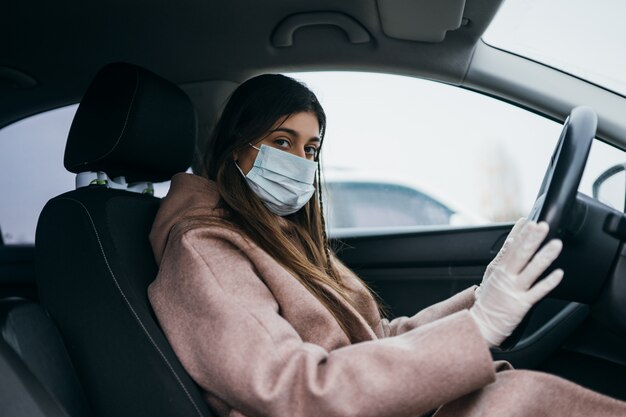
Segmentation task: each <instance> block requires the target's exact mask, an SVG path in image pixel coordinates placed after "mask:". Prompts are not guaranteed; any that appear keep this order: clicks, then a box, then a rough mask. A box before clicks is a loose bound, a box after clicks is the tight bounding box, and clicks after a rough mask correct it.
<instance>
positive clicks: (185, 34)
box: [0, 0, 502, 127]
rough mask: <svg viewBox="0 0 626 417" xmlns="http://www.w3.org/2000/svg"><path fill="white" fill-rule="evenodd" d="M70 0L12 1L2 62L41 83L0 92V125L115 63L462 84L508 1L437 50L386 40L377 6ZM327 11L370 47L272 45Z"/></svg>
mask: <svg viewBox="0 0 626 417" xmlns="http://www.w3.org/2000/svg"><path fill="white" fill-rule="evenodd" d="M68 1H69V3H68V4H65V5H64V6H63V7H56V6H55V7H51V5H50V3H48V2H44V1H43V0H30V1H25V2H12V3H11V5H10V6H9V8H8V9H7V10H5V13H3V16H2V23H3V24H0V36H2V37H3V38H4V39H11V40H12V41H11V42H10V43H8V45H7V46H8V48H7V49H6V50H5V51H3V53H2V57H3V61H2V62H1V64H2V65H4V66H7V67H10V68H14V69H15V70H18V71H21V72H23V73H25V74H28V75H29V76H30V77H32V78H33V79H35V80H37V82H38V85H37V86H36V87H35V88H29V89H25V90H17V89H15V88H9V87H8V86H5V85H3V84H1V85H0V127H1V126H4V125H6V124H8V123H10V122H13V121H15V120H18V119H20V118H23V117H26V116H28V115H31V114H35V113H37V112H41V111H43V110H47V109H51V108H55V107H60V106H63V105H67V104H71V103H75V102H77V101H78V100H79V99H80V97H81V96H82V94H83V92H84V91H85V89H86V87H87V85H88V83H89V81H90V80H91V78H92V77H93V76H94V75H95V73H96V72H97V70H98V69H99V68H101V67H102V66H103V65H104V64H106V63H109V62H115V61H125V62H130V63H134V64H137V65H140V66H142V67H145V68H148V69H150V70H152V71H154V72H156V73H157V74H159V75H161V76H163V77H165V78H167V79H170V80H172V81H174V82H175V83H177V84H179V85H181V84H189V83H199V82H203V81H205V80H229V81H234V82H241V81H243V80H245V79H246V78H249V77H250V76H252V75H255V74H259V73H263V72H285V71H302V70H361V71H372V72H389V73H396V74H404V75H410V76H417V77H423V78H431V79H435V80H440V81H444V82H448V83H453V84H458V83H460V82H461V80H462V79H463V76H464V74H465V72H466V70H467V67H468V65H469V61H470V59H471V56H472V53H473V49H474V45H475V44H476V42H477V40H478V39H479V38H480V36H481V35H482V33H483V32H484V30H485V29H486V27H487V25H488V24H489V22H490V21H491V19H492V17H493V15H494V14H495V12H496V10H497V8H498V6H499V5H500V3H501V1H502V0H467V1H466V4H465V8H464V12H463V17H464V18H466V19H468V20H469V21H471V24H468V25H465V26H461V28H460V29H458V30H454V31H451V32H447V35H446V37H445V40H444V41H443V42H439V43H428V42H416V41H408V40H399V39H394V38H391V37H389V36H387V34H386V33H385V31H384V30H383V26H382V24H381V18H380V13H379V7H380V4H379V2H377V0H368V1H364V0H344V1H342V2H340V3H338V2H336V1H334V0H316V1H315V2H313V1H311V0H275V1H271V2H258V1H252V0H238V1H233V2H216V1H206V0H181V1H180V2H176V3H173V2H168V1H165V0H158V1H149V0H138V1H134V2H125V1H123V0H110V1H108V2H100V3H93V2H89V3H85V2H80V1H78V0H68ZM440 1H443V0H440ZM445 1H446V2H447V1H450V0H445ZM455 1H456V0H455ZM321 12H324V13H327V12H333V13H340V14H343V15H345V16H347V17H349V18H350V19H353V20H354V21H356V22H359V23H360V24H361V25H362V26H363V28H364V29H365V30H366V31H367V33H368V34H369V35H370V36H371V41H370V42H367V43H356V44H355V43H351V42H349V41H348V38H347V36H346V34H345V32H344V31H343V30H341V29H338V28H337V27H336V26H333V25H328V24H326V25H316V26H307V27H304V28H300V29H298V30H297V31H295V32H294V34H293V39H294V45H293V46H292V47H289V48H277V47H275V46H273V45H272V34H273V33H274V30H275V28H276V26H277V25H278V24H279V23H280V22H282V21H284V20H285V19H286V18H288V17H289V16H291V15H294V14H298V13H321ZM242 28H245V30H242Z"/></svg>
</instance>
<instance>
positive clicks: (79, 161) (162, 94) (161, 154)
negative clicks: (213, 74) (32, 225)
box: [64, 63, 197, 183]
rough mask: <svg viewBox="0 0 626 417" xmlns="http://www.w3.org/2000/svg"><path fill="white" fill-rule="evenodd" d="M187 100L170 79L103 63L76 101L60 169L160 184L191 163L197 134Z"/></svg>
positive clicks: (120, 65) (127, 180)
mask: <svg viewBox="0 0 626 417" xmlns="http://www.w3.org/2000/svg"><path fill="white" fill-rule="evenodd" d="M196 125H197V123H196V114H195V110H194V107H193V105H192V103H191V100H190V99H189V98H188V97H187V95H186V94H185V93H184V92H183V91H182V90H181V89H179V88H178V87H177V86H176V85H174V84H173V83H171V82H169V81H167V80H165V79H164V78H161V77H159V76H158V75H156V74H154V73H152V72H150V71H147V70H145V69H143V68H140V67H138V66H135V65H131V64H126V63H113V64H109V65H106V66H105V67H104V68H102V69H101V70H100V71H99V72H98V74H96V76H95V78H94V80H93V81H92V82H91V84H90V86H89V88H88V89H87V92H86V93H85V95H84V97H83V99H82V100H81V102H80V106H79V107H78V110H77V111H76V115H75V116H74V121H73V122H72V127H71V129H70V133H69V137H68V139H67V145H66V147H65V160H64V163H65V168H66V169H67V170H68V171H70V172H74V173H80V172H86V171H102V172H105V173H106V174H107V175H108V176H109V177H111V178H115V177H119V176H124V177H125V178H126V182H128V183H133V182H139V181H150V182H161V181H166V180H169V179H170V177H171V176H172V175H173V174H175V173H176V172H180V171H185V170H186V169H187V168H188V167H189V166H190V165H191V161H192V156H193V149H194V146H195V141H196V134H197V126H196Z"/></svg>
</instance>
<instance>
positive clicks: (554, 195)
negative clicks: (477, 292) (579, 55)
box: [500, 106, 598, 350]
mask: <svg viewBox="0 0 626 417" xmlns="http://www.w3.org/2000/svg"><path fill="white" fill-rule="evenodd" d="M597 125H598V117H597V115H596V113H595V112H594V111H593V110H592V109H591V108H590V107H585V106H580V107H576V108H574V109H573V110H572V111H571V113H570V115H569V116H568V117H567V119H566V120H565V123H564V124H563V129H562V130H561V135H560V137H559V141H558V142H557V144H556V147H555V149H554V153H553V154H552V158H550V163H549V164H548V168H547V170H546V174H545V176H544V177H543V181H542V183H541V187H540V188H539V193H538V194H537V199H536V200H535V204H534V206H533V208H532V209H531V211H530V214H529V215H528V219H529V220H534V221H537V222H540V221H545V222H547V223H548V225H549V226H550V231H549V233H548V237H547V238H546V242H547V241H549V240H550V239H553V238H560V239H563V237H564V234H565V231H566V230H567V229H568V228H569V227H571V224H570V221H571V218H572V216H571V214H572V212H573V211H574V209H575V204H574V203H575V202H576V195H577V192H578V185H579V184H580V179H581V177H582V175H583V171H584V169H585V164H586V162H587V157H588V156H589V150H590V149H591V143H592V141H593V138H594V137H595V136H596V127H597ZM564 251H565V249H564ZM556 265H558V260H557V261H556V262H555V263H554V264H553V265H552V266H551V267H549V268H548V270H546V272H545V273H544V274H543V275H542V276H541V277H540V278H539V279H542V278H544V277H545V276H547V275H548V274H549V273H550V272H551V271H553V270H554V269H555V268H556ZM567 275H568V274H566V278H565V279H567ZM564 282H565V280H564ZM561 285H563V282H562V283H561V284H560V285H559V286H561ZM531 314H532V310H531V312H529V313H528V314H527V315H526V317H525V318H524V320H523V321H522V322H521V323H520V325H519V326H518V327H517V328H516V329H515V331H514V332H513V334H511V336H509V337H508V338H507V339H506V340H505V341H504V342H503V343H502V344H501V345H500V347H501V348H502V349H503V350H509V349H511V348H512V347H513V346H515V345H516V344H517V342H518V341H519V339H520V338H521V336H522V334H523V332H524V329H525V328H526V326H527V325H528V321H529V318H530V316H531Z"/></svg>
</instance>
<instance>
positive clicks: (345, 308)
mask: <svg viewBox="0 0 626 417" xmlns="http://www.w3.org/2000/svg"><path fill="white" fill-rule="evenodd" d="M325 126H326V117H325V115H324V111H323V110H322V107H321V106H320V104H319V103H318V101H317V99H316V97H315V95H314V94H313V93H312V92H311V91H309V90H308V89H307V88H306V87H305V86H304V85H302V84H300V83H298V82H296V81H294V80H292V79H290V78H288V77H285V76H281V75H262V76H259V77H255V78H253V79H250V80H248V81H246V82H245V83H243V84H242V85H241V86H240V87H239V88H238V89H237V90H236V91H235V92H234V93H233V94H232V96H231V98H230V100H229V101H228V103H227V105H226V107H225V109H224V111H223V113H222V116H221V118H220V120H219V122H218V124H217V126H216V128H215V131H214V133H213V137H212V142H211V143H212V146H211V147H210V149H209V151H208V152H207V154H206V156H205V168H206V172H205V173H204V174H203V175H202V176H197V175H190V174H178V175H176V176H175V177H174V178H173V179H172V184H171V189H170V192H169V194H168V196H167V197H166V198H165V199H164V200H163V203H162V205H161V208H160V210H159V212H158V214H157V217H156V220H155V222H154V225H153V228H152V232H151V235H150V239H151V243H152V246H153V249H154V253H155V257H156V260H157V262H158V263H159V274H158V277H157V279H156V280H155V281H154V283H153V284H152V285H151V286H150V288H149V297H150V301H151V303H152V306H153V308H154V311H155V313H156V315H157V318H158V320H159V321H160V323H161V325H162V327H163V330H164V332H165V334H166V335H167V337H168V339H169V341H170V343H171V345H172V347H173V348H174V351H175V352H176V354H177V356H178V357H179V358H180V360H181V362H182V364H183V366H184V367H185V369H186V370H187V371H188V372H189V374H190V375H191V377H192V378H193V379H194V380H195V381H196V382H197V383H198V385H199V386H200V387H201V388H202V389H203V390H204V391H205V392H206V399H207V401H208V402H209V403H210V405H211V406H212V407H213V408H214V410H215V411H216V412H217V413H218V414H219V415H221V416H281V417H283V416H284V417H290V416H329V417H331V416H363V417H365V416H376V417H385V416H389V417H401V416H411V417H415V416H419V415H421V414H423V413H425V412H429V411H431V410H434V409H436V408H438V407H440V406H441V408H440V409H439V410H438V412H437V416H466V415H467V416H469V415H472V416H478V415H481V416H482V415H489V416H492V415H493V416H513V415H515V416H526V415H527V416H536V415H562V416H577V415H580V416H589V415H594V416H604V415H626V407H625V406H624V403H621V402H619V401H616V400H613V399H610V398H608V397H605V396H602V395H600V394H596V393H594V392H591V391H589V390H586V389H583V388H581V387H579V386H577V385H574V384H572V383H569V382H567V381H564V380H562V379H559V378H556V377H553V376H549V375H545V374H541V373H535V372H530V371H513V370H507V369H510V367H509V366H508V365H507V364H506V363H500V364H494V363H493V362H492V359H491V354H490V352H489V347H490V346H496V345H498V344H500V343H501V342H502V341H503V340H504V339H506V337H507V336H508V335H510V334H511V332H512V331H513V330H514V329H515V327H516V326H517V325H518V324H519V322H520V321H521V319H522V318H523V316H524V315H525V314H526V312H527V311H528V309H529V308H530V307H531V306H532V305H533V304H534V303H535V302H537V301H538V300H539V299H540V298H542V297H543V296H544V295H545V294H547V293H548V292H549V291H550V290H551V289H552V288H554V287H555V286H556V285H557V284H558V283H559V282H560V280H561V278H562V276H563V273H562V271H555V272H553V273H552V274H551V275H550V276H549V277H547V278H546V279H545V280H542V281H540V282H539V283H537V284H535V285H533V283H534V282H535V281H536V279H537V277H539V276H540V275H541V273H542V272H543V271H544V270H545V269H546V268H547V267H548V266H549V265H550V264H551V263H552V261H553V260H554V259H555V258H556V257H557V256H558V254H559V253H560V250H561V243H560V241H556V240H555V241H552V242H549V243H548V244H546V245H544V246H543V248H541V249H540V250H539V251H538V252H537V250H538V249H539V247H540V245H541V243H542V242H543V240H544V239H545V236H546V234H547V232H548V228H547V226H546V224H545V223H544V224H536V223H534V222H526V221H523V220H522V221H520V222H518V223H517V224H516V226H515V227H514V229H513V231H512V232H511V234H510V235H509V238H508V239H507V242H506V243H505V245H504V247H503V249H502V250H501V252H500V253H499V255H498V256H497V257H496V259H495V260H494V261H493V262H492V263H491V264H490V265H489V267H488V268H487V271H486V273H485V276H484V278H483V281H482V283H481V285H480V286H479V287H478V288H468V289H467V290H465V291H463V292H461V293H459V294H457V295H455V296H453V297H452V298H450V299H448V300H446V301H443V302H441V303H439V304H436V305H434V306H432V307H430V308H427V309H425V310H423V311H421V312H419V313H418V314H416V315H415V316H413V317H399V318H396V319H394V320H391V321H389V320H387V319H385V318H384V317H383V316H382V315H381V313H380V309H379V305H378V303H377V301H376V297H375V295H374V294H373V293H372V292H371V291H370V290H369V289H368V287H367V286H366V285H365V283H364V282H363V281H361V280H360V279H359V278H358V277H357V276H356V275H355V274H353V273H352V272H351V271H350V270H349V269H348V268H347V267H345V266H344V265H342V264H341V263H340V262H339V261H338V260H337V258H335V257H334V255H333V253H332V251H331V250H330V249H329V245H328V241H327V237H326V233H325V225H324V217H323V215H322V201H323V199H322V195H321V189H320V187H319V184H320V166H319V153H320V149H321V146H322V143H323V138H324V130H325ZM496 370H498V371H500V372H498V374H497V376H496Z"/></svg>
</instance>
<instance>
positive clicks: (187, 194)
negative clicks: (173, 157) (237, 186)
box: [150, 173, 241, 263]
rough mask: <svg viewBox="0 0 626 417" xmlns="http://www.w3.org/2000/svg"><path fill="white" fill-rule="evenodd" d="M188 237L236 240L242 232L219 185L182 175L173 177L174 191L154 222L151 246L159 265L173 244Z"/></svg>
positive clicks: (193, 176) (199, 177)
mask: <svg viewBox="0 0 626 417" xmlns="http://www.w3.org/2000/svg"><path fill="white" fill-rule="evenodd" d="M185 235H194V236H199V235H204V236H205V238H207V239H208V238H209V237H210V236H211V235H213V236H221V237H222V238H229V237H230V238H236V237H237V236H238V235H241V233H240V232H239V231H238V230H237V227H236V225H234V224H232V222H231V221H230V220H229V213H228V210H226V209H225V208H224V207H223V204H222V203H221V197H220V194H219V191H218V188H217V185H216V184H215V182H213V181H211V180H208V179H207V178H204V177H201V176H198V175H193V174H187V173H181V174H176V175H175V176H174V177H173V178H172V182H171V185H170V190H169V192H168V193H167V195H166V196H165V197H164V198H163V200H162V201H161V205H160V207H159V210H158V211H157V214H156V216H155V219H154V222H153V223H152V229H151V231H150V244H151V245H152V249H153V252H154V255H155V259H156V260H157V262H158V263H160V260H161V258H162V256H163V252H164V251H165V248H166V246H167V245H168V244H169V242H170V241H172V240H176V239H181V238H182V237H183V236H185ZM193 240H194V241H195V242H196V243H197V244H201V243H202V241H201V240H198V239H193ZM205 240H206V239H205Z"/></svg>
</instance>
